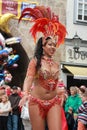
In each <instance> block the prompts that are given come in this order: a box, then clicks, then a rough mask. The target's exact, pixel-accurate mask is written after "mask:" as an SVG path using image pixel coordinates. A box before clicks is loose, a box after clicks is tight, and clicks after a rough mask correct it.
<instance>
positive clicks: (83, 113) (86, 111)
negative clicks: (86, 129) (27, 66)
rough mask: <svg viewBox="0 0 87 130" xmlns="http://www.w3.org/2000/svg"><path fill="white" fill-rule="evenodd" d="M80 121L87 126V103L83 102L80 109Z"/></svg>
mask: <svg viewBox="0 0 87 130" xmlns="http://www.w3.org/2000/svg"><path fill="white" fill-rule="evenodd" d="M78 121H82V122H83V124H85V125H86V124H87V101H85V102H83V104H82V105H81V106H80V107H79V109H78Z"/></svg>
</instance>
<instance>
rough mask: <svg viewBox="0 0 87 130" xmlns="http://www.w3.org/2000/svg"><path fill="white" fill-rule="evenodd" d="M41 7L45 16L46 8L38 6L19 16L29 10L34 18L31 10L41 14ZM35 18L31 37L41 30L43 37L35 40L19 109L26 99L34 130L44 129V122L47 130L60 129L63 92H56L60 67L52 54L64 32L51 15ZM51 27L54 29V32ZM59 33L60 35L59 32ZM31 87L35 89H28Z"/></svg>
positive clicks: (55, 18) (63, 28)
mask: <svg viewBox="0 0 87 130" xmlns="http://www.w3.org/2000/svg"><path fill="white" fill-rule="evenodd" d="M41 8H43V10H44V11H43V13H44V12H45V14H44V15H47V13H46V11H47V8H45V7H41V6H39V7H35V8H34V9H30V8H28V9H25V11H23V13H22V15H23V16H24V14H26V11H27V14H28V11H30V12H29V15H30V14H32V12H33V14H35V15H36V12H34V11H37V9H39V12H40V9H41ZM35 9H36V10H35ZM32 10H33V11H32ZM32 17H33V15H32ZM36 17H37V15H36ZM38 17H39V18H38V19H37V18H36V21H35V24H34V26H33V27H32V29H31V33H32V35H33V36H34V38H35V37H36V36H35V35H36V33H37V32H38V31H41V32H42V33H43V34H44V36H43V37H41V38H40V39H39V40H38V42H37V44H36V50H35V53H34V57H33V58H32V59H31V61H30V63H29V66H28V70H27V74H26V78H25V81H24V86H23V90H24V93H25V95H24V97H23V98H22V100H21V101H20V104H19V105H21V106H22V105H23V104H24V102H25V100H26V99H27V98H28V100H29V113H30V120H31V124H32V129H33V130H45V123H47V126H48V129H49V130H62V119H61V106H60V100H59V94H61V93H62V92H63V91H62V90H58V87H57V83H58V79H59V65H58V64H57V63H56V62H55V61H54V60H53V55H54V53H55V51H56V46H57V43H59V42H60V41H61V42H62V41H63V40H64V38H65V34H66V30H65V27H64V26H63V25H62V24H60V23H59V21H58V19H57V17H56V16H55V17H54V16H53V17H52V18H51V19H50V20H49V19H48V18H47V17H46V18H42V17H41V13H40V15H38ZM40 17H41V18H40ZM34 18H35V17H34ZM49 21H50V22H49ZM54 23H55V25H54ZM57 25H58V26H59V28H58V26H57ZM53 26H55V30H54V29H53ZM61 27H62V28H61ZM57 29H58V30H57ZM59 30H60V31H59ZM58 31H59V32H60V33H58ZM54 34H55V36H56V37H57V39H56V37H55V36H54ZM60 35H61V36H60ZM58 39H59V40H58ZM57 40H58V41H57ZM32 84H33V85H34V88H33V89H32V90H31V86H32Z"/></svg>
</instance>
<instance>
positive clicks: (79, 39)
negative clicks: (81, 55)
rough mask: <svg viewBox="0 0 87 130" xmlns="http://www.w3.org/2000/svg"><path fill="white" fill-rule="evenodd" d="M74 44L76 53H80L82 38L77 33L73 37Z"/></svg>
mask: <svg viewBox="0 0 87 130" xmlns="http://www.w3.org/2000/svg"><path fill="white" fill-rule="evenodd" d="M72 40H73V43H74V47H73V49H74V51H75V52H79V48H80V44H81V38H80V37H79V36H78V35H77V33H76V34H75V35H74V37H73V39H72Z"/></svg>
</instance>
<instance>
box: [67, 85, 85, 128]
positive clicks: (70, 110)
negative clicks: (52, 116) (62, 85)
mask: <svg viewBox="0 0 87 130" xmlns="http://www.w3.org/2000/svg"><path fill="white" fill-rule="evenodd" d="M81 104H82V100H81V98H80V97H79V95H78V94H77V87H76V86H71V87H70V96H68V98H67V100H66V102H65V113H66V118H67V122H68V127H69V130H73V128H74V127H75V125H76V124H75V122H76V116H77V114H78V108H79V106H80V105H81ZM74 117H75V118H74ZM74 119H75V120H74ZM75 129H76V128H74V130H75Z"/></svg>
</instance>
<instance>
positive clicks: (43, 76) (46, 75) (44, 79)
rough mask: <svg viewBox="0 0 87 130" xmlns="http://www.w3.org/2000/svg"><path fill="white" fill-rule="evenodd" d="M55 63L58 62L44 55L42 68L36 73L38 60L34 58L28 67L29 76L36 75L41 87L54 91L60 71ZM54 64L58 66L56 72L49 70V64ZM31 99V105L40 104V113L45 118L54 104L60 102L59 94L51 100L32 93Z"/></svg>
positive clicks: (35, 81) (36, 80) (35, 79)
mask: <svg viewBox="0 0 87 130" xmlns="http://www.w3.org/2000/svg"><path fill="white" fill-rule="evenodd" d="M55 64H56V63H55V62H54V61H53V59H46V58H45V57H43V58H42V60H41V68H40V69H39V71H38V72H37V73H36V70H35V68H36V67H35V66H36V60H35V59H32V60H31V61H30V64H29V67H28V71H27V76H28V77H29V76H30V77H31V76H35V78H34V83H38V84H40V86H41V87H43V88H45V89H47V90H50V91H53V90H55V89H56V87H57V83H58V72H59V70H58V66H57V65H56V66H55ZM52 65H54V66H55V68H56V69H55V70H56V71H55V72H53V71H48V70H49V69H48V70H47V66H52ZM29 99H30V103H29V104H30V105H33V104H38V107H39V110H40V115H41V116H42V117H43V118H44V117H45V116H46V115H47V112H48V111H49V109H50V108H51V107H52V106H53V105H55V104H59V103H60V101H59V98H58V96H55V97H54V98H53V99H51V100H41V99H38V98H36V97H33V96H32V95H30V97H29Z"/></svg>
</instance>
